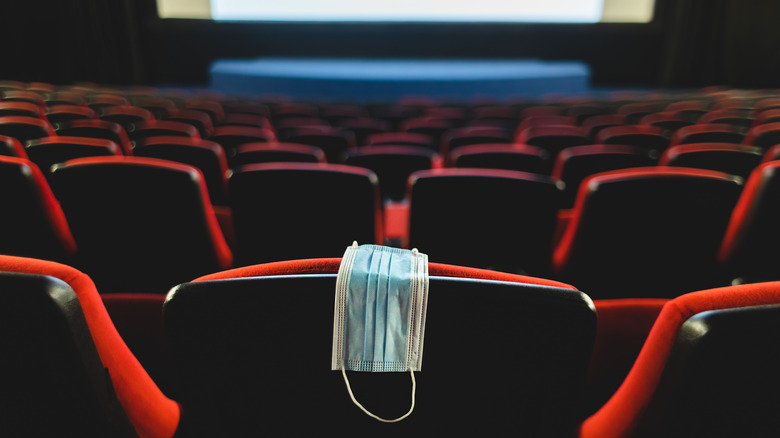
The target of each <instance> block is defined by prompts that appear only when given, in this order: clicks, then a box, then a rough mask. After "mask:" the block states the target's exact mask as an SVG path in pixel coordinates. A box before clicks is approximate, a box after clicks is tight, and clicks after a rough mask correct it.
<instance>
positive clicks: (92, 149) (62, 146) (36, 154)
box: [25, 135, 123, 174]
mask: <svg viewBox="0 0 780 438" xmlns="http://www.w3.org/2000/svg"><path fill="white" fill-rule="evenodd" d="M25 151H26V152H27V156H28V157H29V158H30V160H31V161H32V162H34V163H35V164H36V165H37V166H38V167H39V168H40V169H41V171H42V172H44V174H48V173H49V171H50V169H51V166H52V165H54V164H57V163H63V162H65V161H67V160H72V159H74V158H82V157H106V156H112V155H123V153H122V150H121V149H120V148H119V146H118V145H117V144H116V143H114V142H113V141H111V140H106V139H103V138H89V137H69V136H64V135H63V136H54V137H42V138H37V139H35V140H30V141H28V142H27V143H26V144H25Z"/></svg>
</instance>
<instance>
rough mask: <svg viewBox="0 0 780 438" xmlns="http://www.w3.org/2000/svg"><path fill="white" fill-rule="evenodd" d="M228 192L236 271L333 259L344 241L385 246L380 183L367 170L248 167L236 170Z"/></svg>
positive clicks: (332, 166) (311, 166)
mask: <svg viewBox="0 0 780 438" xmlns="http://www.w3.org/2000/svg"><path fill="white" fill-rule="evenodd" d="M229 191H230V205H231V207H232V208H233V223H234V225H235V232H236V238H237V247H236V263H237V264H238V265H248V264H254V263H260V262H267V261H276V260H290V259H297V258H306V257H327V256H333V255H338V254H339V253H340V252H343V249H344V242H345V241H346V242H347V243H348V244H349V243H351V242H352V241H358V242H360V243H380V244H381V243H382V242H383V240H384V237H383V229H382V210H381V199H380V192H379V182H378V179H377V177H376V174H375V173H374V172H372V171H370V170H368V169H365V168H360V167H354V166H345V165H340V164H331V163H327V164H326V163H263V164H249V165H244V166H239V167H236V168H234V169H233V173H232V175H231V176H230V179H229Z"/></svg>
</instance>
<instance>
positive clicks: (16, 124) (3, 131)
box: [0, 116, 57, 144]
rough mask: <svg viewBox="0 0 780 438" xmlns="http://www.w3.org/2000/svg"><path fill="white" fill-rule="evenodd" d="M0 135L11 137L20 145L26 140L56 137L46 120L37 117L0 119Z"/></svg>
mask: <svg viewBox="0 0 780 438" xmlns="http://www.w3.org/2000/svg"><path fill="white" fill-rule="evenodd" d="M0 135H5V136H8V137H13V138H15V139H17V140H19V142H21V143H22V144H24V143H25V142H26V141H27V140H33V139H36V138H41V137H49V136H52V135H57V134H56V133H55V131H54V128H53V127H52V125H51V124H50V123H49V122H48V120H46V119H44V118H37V117H25V116H4V117H0Z"/></svg>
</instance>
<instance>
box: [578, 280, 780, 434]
mask: <svg viewBox="0 0 780 438" xmlns="http://www.w3.org/2000/svg"><path fill="white" fill-rule="evenodd" d="M776 303H780V282H770V283H754V284H747V285H740V286H729V287H722V288H717V289H710V290H706V291H700V292H692V293H688V294H685V295H682V296H680V297H677V298H675V299H673V300H671V301H669V302H668V303H666V305H664V307H663V309H662V310H661V313H660V314H659V316H658V318H657V319H656V322H655V324H654V325H653V328H652V330H651V331H650V334H649V335H648V337H647V341H646V342H645V344H644V346H643V347H642V350H641V351H640V353H639V356H638V357H637V359H636V361H635V362H634V366H633V368H632V369H631V371H630V372H629V374H628V376H627V377H626V379H625V380H624V381H623V384H622V385H621V386H620V388H618V390H617V391H616V392H615V394H614V395H613V396H612V398H610V399H609V401H608V402H607V403H606V404H604V406H603V407H602V408H601V409H599V411H598V412H596V413H595V414H593V415H592V416H591V417H589V418H588V419H586V420H585V421H584V422H583V423H582V425H581V427H580V435H579V436H580V437H583V438H590V437H593V438H596V437H598V438H617V437H628V436H631V434H632V432H633V431H634V428H635V426H636V425H637V423H638V422H639V419H640V418H641V416H642V414H643V411H644V409H645V408H646V407H647V406H648V404H649V402H650V400H651V399H652V397H653V392H654V390H655V387H656V385H657V384H658V382H659V379H660V377H661V374H662V372H663V369H664V366H665V363H666V360H667V357H668V355H669V351H670V350H671V348H672V345H673V344H674V341H675V338H676V336H677V331H678V330H679V328H680V326H681V325H682V324H683V323H684V322H685V321H686V320H687V319H688V318H690V317H691V316H693V315H695V314H697V313H701V312H705V311H708V310H717V309H726V308H736V307H746V306H757V305H766V304H776Z"/></svg>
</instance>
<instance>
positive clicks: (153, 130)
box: [127, 120, 200, 141]
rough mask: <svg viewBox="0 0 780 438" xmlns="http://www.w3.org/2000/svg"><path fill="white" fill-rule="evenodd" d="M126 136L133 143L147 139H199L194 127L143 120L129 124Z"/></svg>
mask: <svg viewBox="0 0 780 438" xmlns="http://www.w3.org/2000/svg"><path fill="white" fill-rule="evenodd" d="M127 135H128V136H129V137H130V139H131V140H133V141H141V140H144V139H146V138H149V137H169V136H176V137H188V138H200V132H198V128H196V127H195V126H193V125H191V124H189V123H184V122H175V121H172V120H145V121H143V122H138V123H131V124H130V125H129V126H128V129H127Z"/></svg>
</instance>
